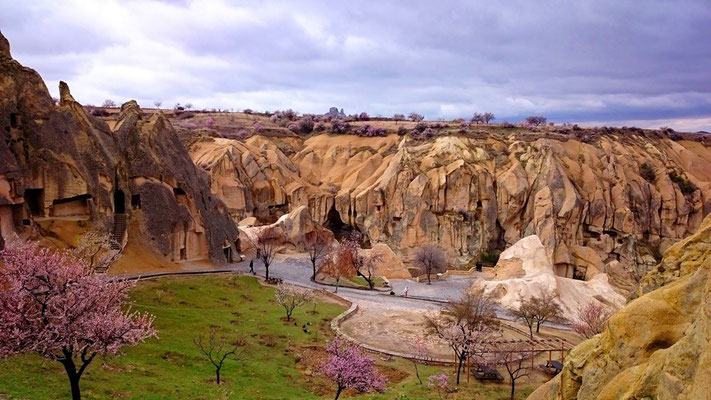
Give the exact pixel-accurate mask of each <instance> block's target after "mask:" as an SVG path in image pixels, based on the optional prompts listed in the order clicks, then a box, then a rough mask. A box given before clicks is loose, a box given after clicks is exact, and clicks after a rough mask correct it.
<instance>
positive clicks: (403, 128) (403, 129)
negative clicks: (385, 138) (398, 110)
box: [397, 126, 407, 136]
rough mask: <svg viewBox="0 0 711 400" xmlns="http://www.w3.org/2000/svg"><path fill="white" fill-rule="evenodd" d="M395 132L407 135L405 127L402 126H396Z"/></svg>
mask: <svg viewBox="0 0 711 400" xmlns="http://www.w3.org/2000/svg"><path fill="white" fill-rule="evenodd" d="M397 134H398V135H399V136H405V135H407V128H405V127H404V126H401V127H399V128H397Z"/></svg>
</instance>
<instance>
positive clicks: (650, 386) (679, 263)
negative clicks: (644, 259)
mask: <svg viewBox="0 0 711 400" xmlns="http://www.w3.org/2000/svg"><path fill="white" fill-rule="evenodd" d="M709 278H711V217H708V218H706V220H705V221H704V222H703V224H702V225H701V227H700V228H699V230H698V232H697V233H696V234H695V235H693V236H691V237H689V238H687V239H684V240H682V241H681V242H679V243H677V244H675V245H674V246H672V247H671V248H669V250H667V252H666V253H665V254H664V258H663V260H662V262H661V263H660V264H659V266H658V267H657V268H655V269H654V270H653V271H652V272H650V273H649V274H648V275H647V276H646V277H645V279H644V281H643V284H642V287H641V288H640V289H639V293H638V294H639V295H640V297H638V298H637V299H635V300H632V301H631V302H630V303H628V304H627V306H625V307H624V308H622V309H621V310H620V311H619V312H618V313H617V314H615V315H614V316H613V317H612V318H611V319H610V323H609V327H608V328H607V329H606V330H605V331H604V332H603V333H602V334H600V335H597V336H595V337H593V338H592V339H590V340H587V341H585V342H583V343H581V344H580V345H578V346H577V347H575V348H574V349H573V350H572V351H571V352H570V354H569V356H568V357H567V358H566V363H565V366H564V369H563V372H562V373H561V374H560V375H559V376H557V377H556V378H554V379H553V380H551V381H550V382H548V383H547V384H545V385H544V386H542V387H540V388H539V389H538V390H536V391H535V392H534V393H533V394H532V395H531V396H530V397H529V399H531V400H538V399H578V400H587V399H603V400H604V399H610V400H612V399H615V400H617V399H647V398H649V399H659V400H676V399H680V400H685V399H688V400H692V399H693V400H697V399H710V398H711V393H709V390H708V389H709V387H711V346H710V340H711V280H710V279H709Z"/></svg>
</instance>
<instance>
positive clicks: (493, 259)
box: [479, 252, 499, 265]
mask: <svg viewBox="0 0 711 400" xmlns="http://www.w3.org/2000/svg"><path fill="white" fill-rule="evenodd" d="M479 258H480V259H481V262H482V263H483V264H486V265H496V263H497V262H499V254H498V253H495V252H491V253H488V252H483V253H481V255H480V256H479Z"/></svg>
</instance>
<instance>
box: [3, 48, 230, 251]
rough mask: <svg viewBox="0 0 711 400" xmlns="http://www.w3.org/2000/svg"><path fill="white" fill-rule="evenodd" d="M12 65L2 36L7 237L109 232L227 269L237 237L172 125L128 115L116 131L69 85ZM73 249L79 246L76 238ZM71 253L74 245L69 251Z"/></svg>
mask: <svg viewBox="0 0 711 400" xmlns="http://www.w3.org/2000/svg"><path fill="white" fill-rule="evenodd" d="M60 94H61V99H60V101H59V104H58V105H55V104H54V101H53V100H52V98H51V97H50V95H49V92H48V91H47V88H46V87H45V85H44V82H43V81H42V79H41V78H40V76H39V75H38V74H37V73H36V72H35V71H33V70H31V69H29V68H25V67H23V66H21V65H20V64H19V63H18V62H17V61H15V60H13V59H12V58H11V57H10V52H9V45H7V41H6V40H5V38H4V37H2V35H1V34H0V127H2V129H3V131H2V134H3V140H2V141H0V234H1V236H2V237H4V238H8V237H10V236H12V235H14V234H17V235H19V236H20V237H23V238H33V239H37V238H42V237H48V238H55V239H61V238H62V234H61V233H60V232H58V229H59V227H58V226H59V225H65V226H66V225H67V224H70V225H75V226H78V227H82V228H84V229H87V228H93V229H101V230H104V231H108V232H110V233H112V234H113V235H114V237H115V238H116V239H117V241H119V242H121V244H122V245H123V244H125V243H126V242H127V238H128V237H133V238H134V239H138V240H133V241H131V243H133V244H135V245H136V246H139V247H141V248H143V249H145V251H148V252H151V253H155V255H157V256H159V257H161V258H162V259H163V260H165V261H166V262H172V261H180V260H188V259H210V260H211V261H212V262H214V263H224V262H225V261H226V258H227V257H230V256H231V255H232V253H233V252H234V251H235V244H236V243H235V242H236V241H237V240H238V232H237V229H236V227H235V224H234V222H233V221H232V219H231V218H230V217H229V215H228V214H227V212H226V207H225V206H224V205H223V204H222V202H221V201H220V200H219V199H218V198H215V197H214V196H212V195H211V193H210V188H209V178H208V176H207V175H206V174H205V172H204V171H203V170H202V169H199V168H197V167H195V165H194V163H193V162H192V160H191V159H190V157H189V155H188V153H187V150H186V149H185V147H184V146H183V144H182V143H181V142H180V141H179V140H178V138H177V136H176V133H175V131H174V130H173V128H172V126H171V125H170V123H169V122H168V121H167V119H166V118H165V117H163V116H161V115H155V116H153V117H152V118H150V119H147V118H144V116H143V113H142V112H141V110H140V108H138V105H137V104H135V102H129V103H127V104H125V105H124V107H122V111H121V115H120V120H119V122H118V124H117V125H116V128H115V130H114V131H112V130H110V129H109V127H108V125H107V124H106V123H105V122H103V121H101V120H99V119H96V118H94V117H92V116H91V115H89V114H88V113H87V112H86V110H85V109H84V107H82V106H81V105H80V104H79V103H77V102H76V101H75V100H74V98H73V97H72V95H71V93H70V91H69V87H68V86H67V85H66V84H65V83H60ZM69 239H70V240H68V241H71V239H72V238H69ZM67 244H71V243H67Z"/></svg>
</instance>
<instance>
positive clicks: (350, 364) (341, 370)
mask: <svg viewBox="0 0 711 400" xmlns="http://www.w3.org/2000/svg"><path fill="white" fill-rule="evenodd" d="M326 352H328V353H329V355H330V356H329V358H328V361H327V362H326V363H325V364H323V365H321V367H320V372H321V374H322V375H323V376H324V377H325V378H327V379H328V380H330V381H331V382H333V383H335V384H336V397H335V398H334V400H338V398H339V397H340V396H341V392H343V391H344V390H345V389H355V390H357V391H359V392H361V393H370V392H373V391H377V392H381V393H382V392H385V384H386V383H387V378H386V377H385V376H384V375H382V374H380V373H379V372H378V371H377V370H376V369H375V360H373V359H372V358H370V357H368V356H367V355H365V354H363V351H362V350H361V349H360V347H359V346H357V345H350V344H348V343H346V342H345V341H343V340H341V339H339V338H335V339H334V340H333V342H331V343H330V344H329V345H328V346H326Z"/></svg>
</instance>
